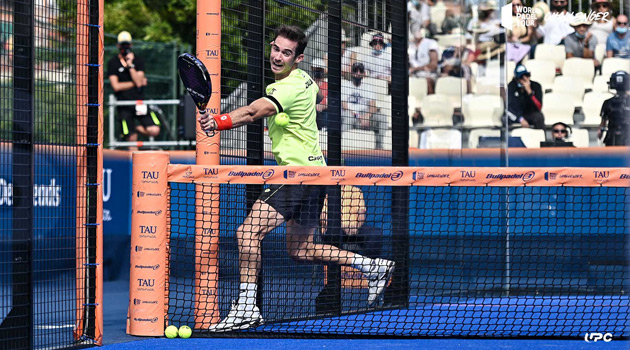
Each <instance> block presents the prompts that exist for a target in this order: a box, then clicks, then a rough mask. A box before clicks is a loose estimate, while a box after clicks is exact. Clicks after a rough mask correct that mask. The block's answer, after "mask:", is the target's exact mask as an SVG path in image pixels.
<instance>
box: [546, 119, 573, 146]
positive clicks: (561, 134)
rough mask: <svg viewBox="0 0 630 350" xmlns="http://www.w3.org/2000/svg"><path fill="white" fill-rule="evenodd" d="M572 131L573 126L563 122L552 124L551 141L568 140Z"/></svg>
mask: <svg viewBox="0 0 630 350" xmlns="http://www.w3.org/2000/svg"><path fill="white" fill-rule="evenodd" d="M570 133H571V127H570V126H568V125H567V124H565V123H563V122H557V123H555V124H553V125H552V126H551V141H553V142H567V141H568V140H569V135H570Z"/></svg>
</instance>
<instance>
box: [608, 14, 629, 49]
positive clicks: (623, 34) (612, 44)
mask: <svg viewBox="0 0 630 350" xmlns="http://www.w3.org/2000/svg"><path fill="white" fill-rule="evenodd" d="M606 57H621V58H630V34H628V16H626V15H619V16H617V24H616V27H615V32H614V33H612V34H610V35H609V36H608V39H607V40H606Z"/></svg>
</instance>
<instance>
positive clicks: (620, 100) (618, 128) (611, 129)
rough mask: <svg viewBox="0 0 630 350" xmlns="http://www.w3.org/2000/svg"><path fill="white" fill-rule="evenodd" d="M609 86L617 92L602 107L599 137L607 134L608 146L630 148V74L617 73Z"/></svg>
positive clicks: (606, 143) (606, 142)
mask: <svg viewBox="0 0 630 350" xmlns="http://www.w3.org/2000/svg"><path fill="white" fill-rule="evenodd" d="M617 21H619V18H617ZM608 85H609V87H610V88H611V89H614V90H616V92H615V96H613V97H611V98H609V99H608V100H606V101H604V104H603V105H602V111H601V113H600V115H601V116H602V122H601V124H600V125H599V131H598V132H597V137H598V138H600V139H601V138H602V135H603V133H604V132H606V137H604V144H605V145H606V146H630V74H628V73H627V72H624V71H618V72H615V73H613V74H612V75H611V76H610V81H609V82H608Z"/></svg>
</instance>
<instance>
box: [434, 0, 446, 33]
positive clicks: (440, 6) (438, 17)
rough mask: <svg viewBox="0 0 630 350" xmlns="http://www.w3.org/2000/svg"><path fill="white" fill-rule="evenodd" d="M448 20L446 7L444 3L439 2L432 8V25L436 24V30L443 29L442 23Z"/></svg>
mask: <svg viewBox="0 0 630 350" xmlns="http://www.w3.org/2000/svg"><path fill="white" fill-rule="evenodd" d="M445 18H446V5H445V4H444V1H438V2H436V3H435V5H433V6H431V23H433V24H435V27H436V28H438V29H439V28H442V22H444V19H445Z"/></svg>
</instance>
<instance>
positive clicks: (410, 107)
mask: <svg viewBox="0 0 630 350" xmlns="http://www.w3.org/2000/svg"><path fill="white" fill-rule="evenodd" d="M416 104H417V105H418V106H420V104H419V103H418V102H416V98H415V97H414V96H411V95H409V96H407V114H408V115H409V127H412V126H413V119H412V118H411V117H412V116H413V114H414V113H415V112H416Z"/></svg>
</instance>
